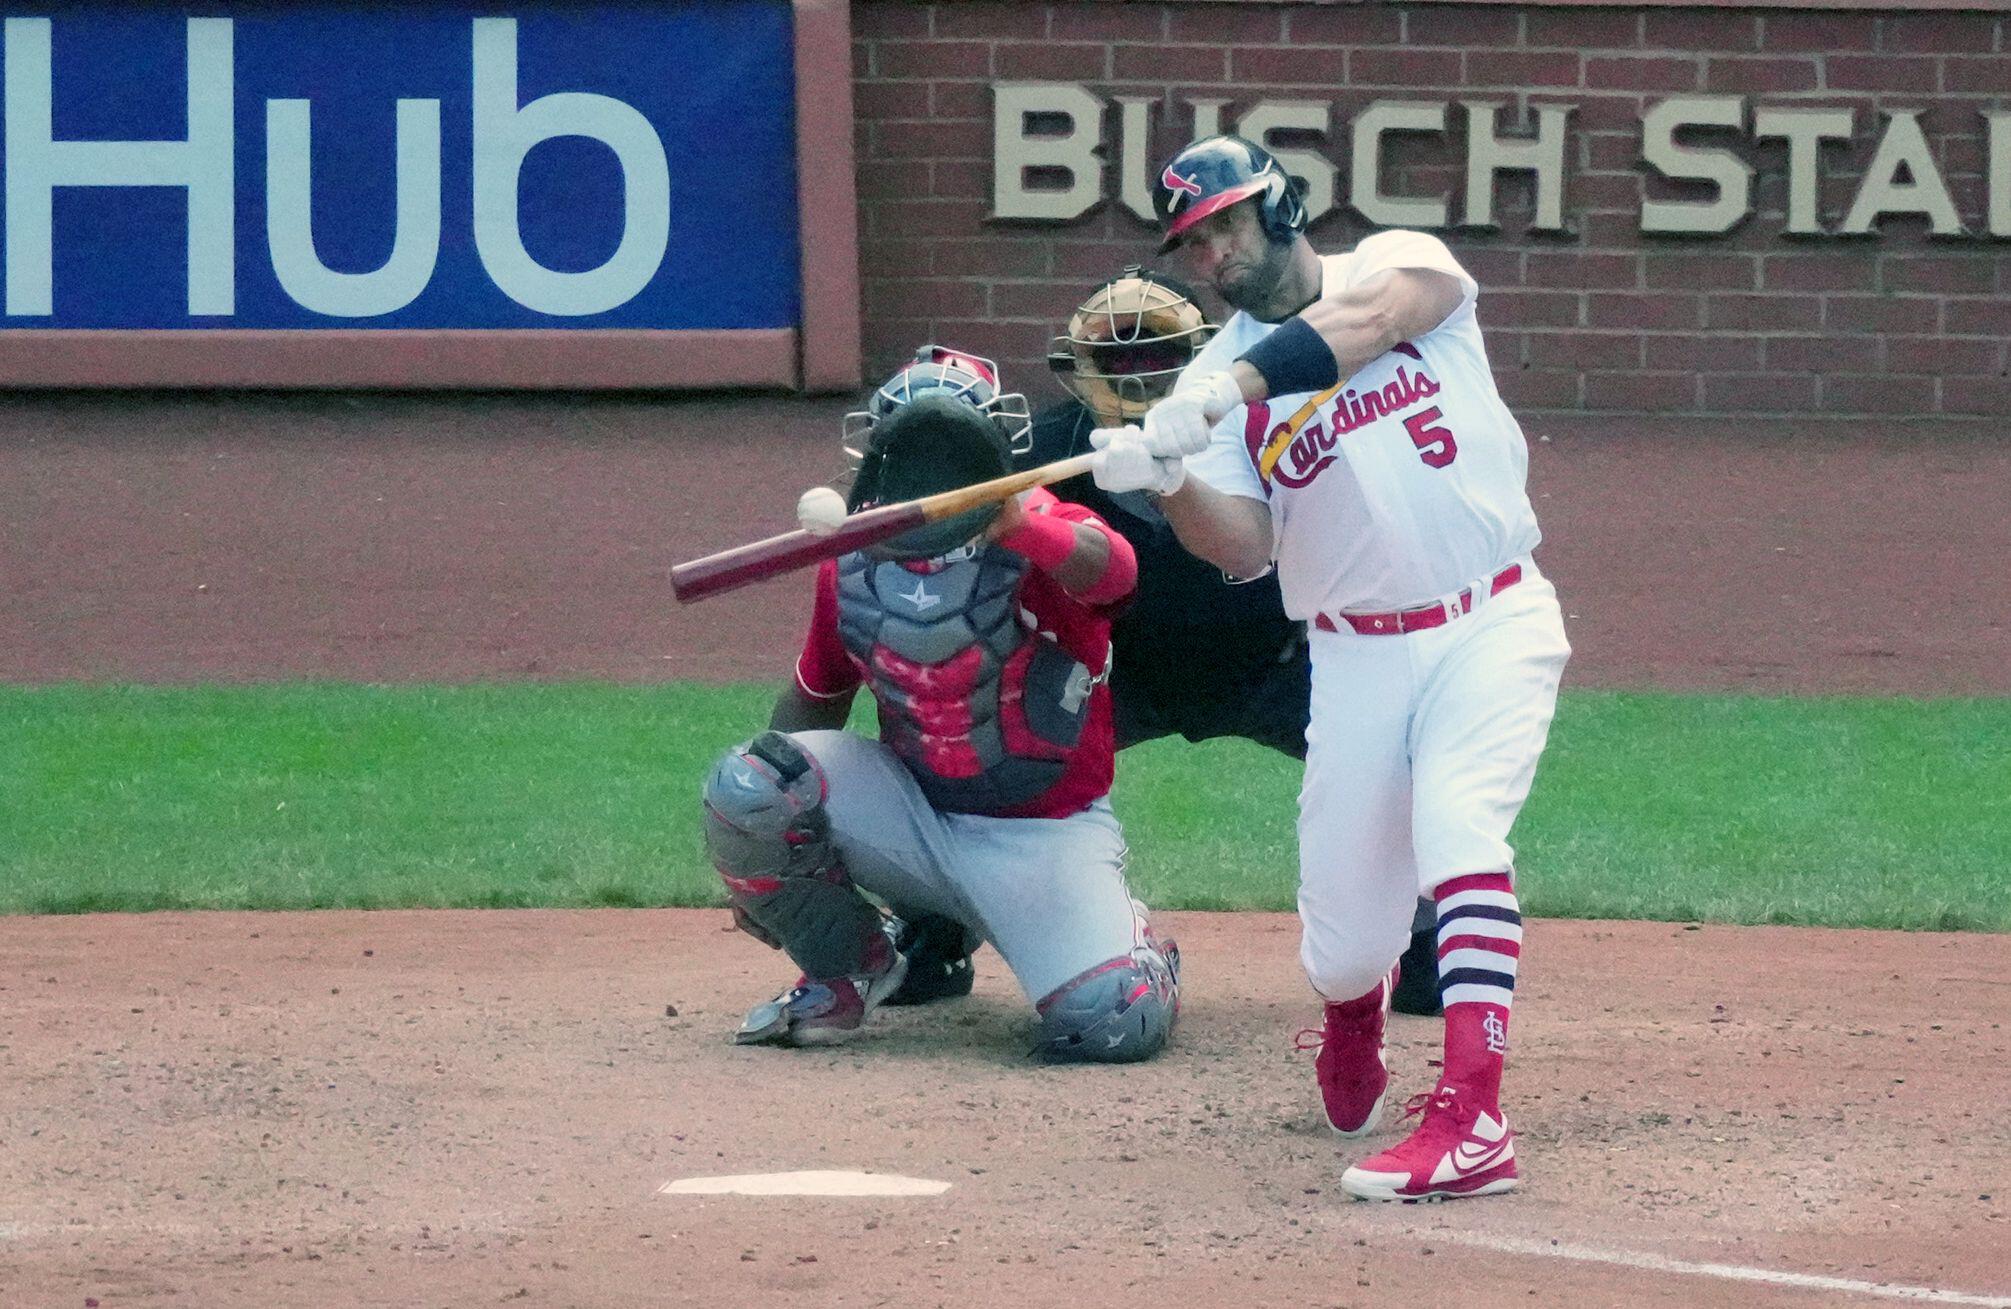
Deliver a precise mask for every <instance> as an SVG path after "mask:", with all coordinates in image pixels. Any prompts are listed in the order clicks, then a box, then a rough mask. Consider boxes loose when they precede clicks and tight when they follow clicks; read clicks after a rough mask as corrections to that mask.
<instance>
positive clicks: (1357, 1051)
mask: <svg viewBox="0 0 2011 1309" xmlns="http://www.w3.org/2000/svg"><path fill="white" fill-rule="evenodd" d="M1395 983H1396V974H1395V972H1394V971H1392V972H1391V974H1390V976H1388V977H1385V978H1384V979H1383V980H1382V981H1380V982H1378V983H1376V987H1375V989H1374V990H1373V991H1370V992H1369V993H1368V994H1367V995H1363V996H1358V997H1356V998H1355V999H1353V1000H1346V1001H1342V1002H1340V1003H1335V1002H1333V1001H1328V1003H1327V1006H1326V1012H1325V1014H1324V1017H1323V1021H1322V1022H1321V1030H1319V1031H1317V1032H1316V1031H1314V1030H1312V1029H1311V1028H1306V1029H1304V1030H1303V1031H1301V1032H1300V1033H1299V1035H1298V1038H1297V1040H1296V1041H1295V1042H1294V1044H1295V1046H1296V1047H1297V1048H1298V1049H1300V1050H1318V1051H1319V1052H1320V1053H1319V1056H1318V1057H1317V1058H1316V1059H1314V1061H1313V1076H1314V1079H1315V1080H1316V1081H1318V1082H1319V1084H1320V1101H1321V1104H1322V1105H1323V1106H1324V1107H1325V1109H1326V1112H1327V1126H1329V1127H1331V1128H1333V1129H1334V1132H1335V1134H1336V1135H1339V1136H1345V1137H1350V1138H1352V1137H1357V1136H1367V1135H1368V1134H1369V1133H1370V1132H1373V1131H1374V1130H1375V1129H1376V1127H1377V1126H1378V1125H1379V1124H1380V1123H1381V1121H1382V1116H1383V1100H1384V1098H1385V1097H1386V1096H1387V1095H1388V1094H1389V1085H1390V1069H1389V1058H1388V1056H1387V1054H1385V1052H1384V1049H1383V1030H1384V1027H1385V1025H1386V1022H1385V1020H1386V1019H1388V1017H1389V1012H1390V992H1391V991H1392V990H1393V989H1394V986H1395Z"/></svg>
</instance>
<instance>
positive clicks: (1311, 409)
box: [1181, 232, 1540, 619]
mask: <svg viewBox="0 0 2011 1309" xmlns="http://www.w3.org/2000/svg"><path fill="white" fill-rule="evenodd" d="M1320 267H1321V273H1322V283H1321V289H1320V294H1321V295H1322V297H1332V296H1338V295H1340V294H1341V293H1343V292H1345V291H1348V290H1351V289H1353V288H1354V287H1357V286H1359V285H1361V284H1362V283H1363V282H1364V281H1366V280H1368V279H1369V278H1370V277H1373V276H1375V275H1376V274H1377V273H1382V272H1387V271H1388V270H1390V269H1395V268H1428V269H1432V270H1434V271H1436V272H1441V273H1447V274H1450V275H1451V276H1453V277H1455V278H1457V279H1458V280H1459V285H1460V289H1461V290H1462V291H1463V292H1464V294H1463V296H1462V297H1461V299H1460V303H1459V308H1457V309H1455V310H1454V311H1453V312H1452V315H1451V316H1450V317H1448V318H1447V319H1446V320H1445V322H1443V323H1441V324H1440V325H1439V326H1438V327H1436V328H1434V329H1433V330H1432V331H1430V332H1427V333H1425V334H1424V335H1423V336H1420V337H1418V338H1417V339H1416V340H1414V341H1406V342H1404V343H1402V344H1400V345H1398V346H1397V347H1396V348H1395V349H1393V350H1391V351H1390V352H1389V353H1388V354H1386V355H1384V356H1382V357H1381V358H1380V359H1377V360H1375V361H1373V362H1372V363H1370V364H1368V365H1367V366H1366V367H1364V368H1362V369H1361V370H1360V371H1359V372H1357V373H1356V374H1355V375H1354V376H1353V377H1350V378H1348V379H1346V381H1344V382H1343V383H1342V385H1341V386H1339V387H1337V388H1335V389H1333V390H1331V391H1325V392H1321V393H1319V394H1318V395H1312V394H1308V393H1304V392H1301V393H1300V394H1297V395H1281V396H1273V397H1271V399H1269V400H1268V401H1264V402H1261V403H1258V404H1252V405H1244V406H1239V407H1237V408H1236V409H1235V410H1233V411H1231V412H1230V413H1229V415H1228V416H1227V417H1225V418H1224V419H1223V420H1222V422H1221V423H1220V424H1218V425H1217V426H1216V428H1215V439H1214V441H1213V443H1212V444H1210V445H1209V447H1208V448H1207V449H1206V450H1204V451H1202V452H1201V453H1199V454H1197V455H1193V456H1191V457H1190V458H1189V459H1188V460H1187V468H1188V470H1189V472H1190V473H1191V474H1192V475H1193V476H1195V477H1198V478H1200V479H1201V480H1202V481H1204V482H1206V483H1208V484H1209V485H1210V486H1212V487H1214V488H1215V489H1216V490H1219V491H1224V492H1227V493H1228V494H1230V495H1239V496H1245V497H1248V498H1249V499H1252V500H1264V501H1267V502H1269V504H1270V507H1271V532H1272V538H1271V542H1272V543H1271V556H1272V558H1273V559H1274V560H1276V561H1277V566H1278V582H1279V585H1280V588H1281V589H1282V591H1283V593H1284V598H1285V610H1286V612H1287V613H1289V614H1291V615H1292V616H1293V617H1294V618H1300V619H1310V618H1311V617H1312V616H1313V615H1314V614H1317V613H1322V612H1327V613H1333V612H1337V611H1342V610H1356V611H1362V610H1371V611H1372V610H1383V609H1398V608H1404V607H1407V606H1410V605H1415V604H1422V603H1425V602H1427V601H1430V600H1432V599H1435V598H1437V597H1439V596H1442V595H1447V594H1450V593H1452V592H1455V591H1457V590H1459V589H1460V588H1461V587H1463V586H1465V585H1466V584H1467V583H1469V582H1471V581H1473V580H1475V579H1476V578H1480V577H1484V576H1486V575H1487V574H1489V573H1492V572H1494V571H1496V570H1498V569H1500V568H1502V567H1504V566H1506V565H1507V564H1508V563H1510V562H1511V561H1513V560H1515V559H1517V558H1518V557H1520V556H1522V555H1525V554H1528V553H1529V551H1530V550H1532V549H1533V548H1535V546H1536V543H1537V541H1538V540H1539V539H1540V533H1539V532H1538V531H1537V527H1536V514H1535V511H1534V510H1532V509H1531V508H1530V504H1529V494H1528V491H1527V490H1526V489H1525V487H1526V484H1527V481H1528V472H1529V446H1528V443H1527V442H1526V441H1525V440H1524V439H1523V436H1522V429H1521V427H1520V426H1518V425H1517V423H1516V421H1515V417H1514V415H1512V414H1510V413H1509V412H1508V406H1507V405H1505V404H1503V403H1502V400H1501V396H1500V394H1499V393H1498V392H1496V390H1495V388H1494V374H1493V372H1492V371H1491V370H1490V369H1489V367H1488V364H1487V348H1486V345H1485V344H1484V343H1483V342H1482V340H1481V335H1480V325H1479V323H1478V322H1477V321H1476V320H1475V318H1474V300H1475V298H1476V297H1477V296H1478V295H1479V291H1480V288H1479V286H1478V285H1477V284H1476V283H1475V282H1474V280H1473V278H1471V277H1469V276H1468V275H1467V272H1466V270H1465V269H1463V268H1461V267H1460V266H1459V262H1458V261H1457V260H1455V259H1454V258H1453V256H1452V252H1451V251H1450V250H1448V249H1446V246H1445V243H1444V242H1443V241H1440V240H1439V239H1438V238H1437V237H1434V236H1427V235H1425V234H1424V233H1422V232H1380V233H1377V234H1376V235H1374V236H1371V237H1369V238H1368V239H1366V240H1364V241H1363V242H1362V243H1361V244H1360V245H1358V246H1356V247H1355V248H1354V249H1353V250H1352V251H1350V252H1348V253H1347V254H1341V255H1327V256H1324V257H1322V258H1321V260H1320ZM1275 330H1277V324H1275V323H1265V322H1260V321H1258V320H1257V319H1255V318H1252V317H1250V315H1248V314H1246V313H1240V312H1239V313H1237V314H1236V315H1235V316H1234V317H1232V318H1231V319H1230V320H1229V321H1228V323H1227V324H1226V325H1224V327H1223V328H1222V330H1221V331H1220V332H1219V333H1218V334H1217V335H1216V337H1215V339H1214V340H1213V341H1211V342H1209V343H1208V345H1207V347H1206V348H1204V349H1203V350H1202V351H1201V353H1200V354H1199V355H1197V356H1195V358H1194V361H1193V362H1192V363H1190V364H1189V365H1188V366H1187V368H1186V370H1185V371H1184V372H1183V373H1182V374H1181V381H1182V382H1183V383H1185V382H1187V381H1190V380H1192V379H1193V378H1195V377H1198V376H1202V375H1205V374H1208V373H1216V372H1221V371H1223V370H1225V369H1227V368H1228V367H1229V365H1230V364H1231V363H1233V362H1234V361H1235V360H1236V359H1237V357H1238V356H1240V355H1242V354H1243V353H1244V352H1245V351H1247V350H1248V349H1249V348H1250V347H1251V346H1253V345H1255V344H1256V343H1257V342H1259V341H1261V340H1263V339H1264V337H1266V336H1268V335H1269V334H1270V333H1271V332H1273V331H1275Z"/></svg>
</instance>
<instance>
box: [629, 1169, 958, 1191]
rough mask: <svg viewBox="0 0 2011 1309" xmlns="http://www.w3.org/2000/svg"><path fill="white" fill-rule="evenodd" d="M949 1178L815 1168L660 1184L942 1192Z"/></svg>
mask: <svg viewBox="0 0 2011 1309" xmlns="http://www.w3.org/2000/svg"><path fill="white" fill-rule="evenodd" d="M949 1189H950V1184H949V1183H948V1182H937V1181H932V1180H930V1179H929V1178H926V1177H902V1176H900V1175H899V1174H898V1173H861V1172H846V1171H842V1170H834V1169H815V1170H811V1171H808V1172H796V1173H739V1174H735V1175H733V1176H730V1177H680V1178H677V1179H676V1180H674V1181H669V1182H665V1183H664V1184H663V1185H662V1186H660V1187H658V1188H657V1190H656V1193H657V1194H658V1195H816V1196H907V1195H941V1194H942V1193H943V1192H945V1191H947V1190H949Z"/></svg>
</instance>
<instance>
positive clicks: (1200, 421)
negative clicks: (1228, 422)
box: [1145, 373, 1243, 456]
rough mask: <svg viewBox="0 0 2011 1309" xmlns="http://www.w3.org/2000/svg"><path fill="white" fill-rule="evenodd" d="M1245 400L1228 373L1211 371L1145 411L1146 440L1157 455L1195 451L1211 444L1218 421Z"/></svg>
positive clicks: (1241, 389) (1183, 454)
mask: <svg viewBox="0 0 2011 1309" xmlns="http://www.w3.org/2000/svg"><path fill="white" fill-rule="evenodd" d="M1242 403H1243V388H1242V387H1240V386H1237V385H1236V379H1235V378H1234V377H1231V376H1230V375H1229V374H1228V373H1209V374H1208V375H1207V376H1205V377H1199V378H1196V379H1195V380H1194V381H1193V382H1191V383H1189V384H1188V385H1186V386H1183V387H1181V388H1180V389H1178V390H1176V391H1175V392H1174V393H1173V394H1172V395H1169V396H1167V397H1166V398H1165V399H1164V400H1161V401H1160V402H1159V403H1158V404H1156V405H1154V406H1152V409H1151V410H1150V412H1148V413H1147V414H1146V415H1145V443H1146V444H1147V445H1148V446H1150V447H1151V448H1152V453H1154V454H1156V455H1182V456H1185V455H1195V454H1200V453H1201V452H1202V451H1203V450H1206V449H1207V448H1208V442H1209V440H1210V438H1212V437H1213V436H1214V434H1215V424H1217V423H1219V422H1221V421H1222V419H1223V418H1224V417H1226V416H1227V415H1228V413H1229V411H1230V410H1232V409H1234V408H1235V407H1236V406H1237V405H1240V404H1242Z"/></svg>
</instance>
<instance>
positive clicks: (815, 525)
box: [796, 486, 845, 536]
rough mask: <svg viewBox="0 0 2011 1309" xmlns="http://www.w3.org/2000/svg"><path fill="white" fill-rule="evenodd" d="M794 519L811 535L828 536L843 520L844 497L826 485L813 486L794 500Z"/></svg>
mask: <svg viewBox="0 0 2011 1309" xmlns="http://www.w3.org/2000/svg"><path fill="white" fill-rule="evenodd" d="M796 521H797V522H798V523H799V524H801V525H802V527H803V530H804V531H806V532H808V533H810V534H811V535H812V536H829V535H831V533H833V532H835V531H837V530H838V525H839V524H840V523H842V522H844V521H845V497H844V496H842V495H839V494H838V493H837V492H836V491H833V490H832V489H831V488H830V487H828V486H813V487H811V488H810V489H809V490H807V491H805V492H804V493H803V496H802V498H801V499H799V500H797V502H796Z"/></svg>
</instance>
